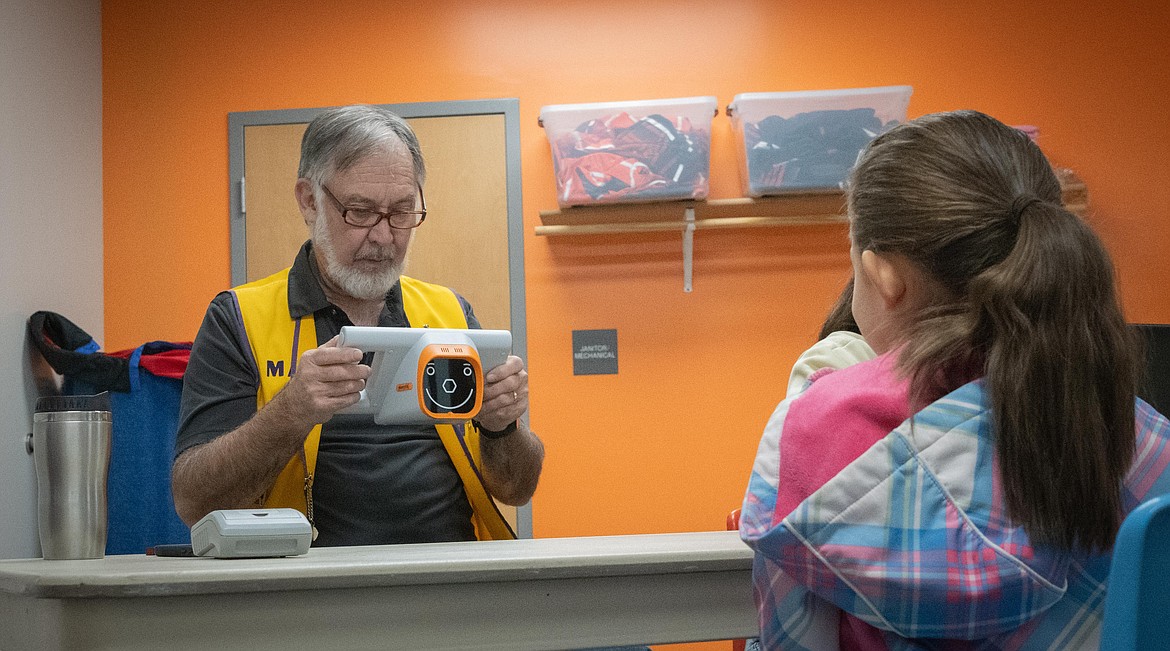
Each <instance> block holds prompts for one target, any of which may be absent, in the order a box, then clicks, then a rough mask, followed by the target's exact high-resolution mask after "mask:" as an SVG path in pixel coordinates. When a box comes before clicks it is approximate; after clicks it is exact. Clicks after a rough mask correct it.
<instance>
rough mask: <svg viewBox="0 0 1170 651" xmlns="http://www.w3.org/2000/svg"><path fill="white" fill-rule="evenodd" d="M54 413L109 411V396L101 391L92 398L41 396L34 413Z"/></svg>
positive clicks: (106, 392)
mask: <svg viewBox="0 0 1170 651" xmlns="http://www.w3.org/2000/svg"><path fill="white" fill-rule="evenodd" d="M55 411H110V394H109V392H108V391H103V392H101V393H99V394H97V395H92V396H42V397H40V398H37V405H36V409H35V413H44V412H55Z"/></svg>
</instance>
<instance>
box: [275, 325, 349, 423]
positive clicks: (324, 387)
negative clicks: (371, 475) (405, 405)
mask: <svg viewBox="0 0 1170 651" xmlns="http://www.w3.org/2000/svg"><path fill="white" fill-rule="evenodd" d="M361 362H362V351H360V350H358V349H357V348H348V347H339V346H338V345H337V337H334V338H332V339H330V340H329V341H327V342H325V343H324V344H321V345H320V346H318V347H317V348H314V349H313V350H309V351H306V352H305V354H304V355H301V359H300V361H299V362H297V370H296V373H294V374H293V375H292V377H291V378H289V381H288V384H286V385H285V387H284V389H282V390H281V391H280V393H279V394H277V395H276V397H275V398H274V399H273V402H274V403H275V402H279V403H280V405H279V407H280V409H281V410H282V411H284V412H285V413H286V414H288V415H289V416H290V417H291V418H294V419H296V420H299V421H302V422H303V423H304V424H305V425H307V426H308V427H312V426H314V425H316V424H318V423H324V422H325V421H327V420H329V418H330V417H331V416H333V414H334V413H336V412H337V411H339V410H341V409H344V408H346V407H349V406H350V405H353V404H356V403H357V401H358V399H359V398H360V397H361V393H360V392H361V390H362V389H364V388H365V386H366V379H367V378H369V377H370V367H369V366H367V365H365V364H362V363H361ZM270 406H271V405H270Z"/></svg>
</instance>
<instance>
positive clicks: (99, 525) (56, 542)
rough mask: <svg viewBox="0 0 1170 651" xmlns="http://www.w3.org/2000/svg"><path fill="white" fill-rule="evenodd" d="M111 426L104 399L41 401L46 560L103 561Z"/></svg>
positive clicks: (38, 428)
mask: <svg viewBox="0 0 1170 651" xmlns="http://www.w3.org/2000/svg"><path fill="white" fill-rule="evenodd" d="M112 427H113V416H112V414H111V412H110V407H109V397H108V396H107V395H106V394H99V395H97V396H49V397H44V398H39V399H38V400H37V405H36V410H35V411H34V413H33V457H34V458H35V462H36V468H37V520H38V529H39V532H40V539H41V555H42V556H44V557H45V558H46V559H48V560H61V559H83V558H102V557H103V556H105V553H106V522H107V512H106V482H107V479H108V477H109V470H110V443H111V441H110V439H111V432H112Z"/></svg>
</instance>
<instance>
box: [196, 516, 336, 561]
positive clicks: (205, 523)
mask: <svg viewBox="0 0 1170 651" xmlns="http://www.w3.org/2000/svg"><path fill="white" fill-rule="evenodd" d="M312 541H313V527H312V525H310V524H309V520H308V519H307V518H305V516H304V515H303V514H302V513H301V512H300V511H298V510H296V509H285V508H281V509H221V510H219V511H212V512H211V513H208V514H207V515H205V516H203V518H201V519H200V520H199V521H198V522H196V523H195V525H194V526H192V527H191V550H192V551H193V552H194V553H195V555H196V556H214V557H216V558H265V557H272V556H299V555H301V554H304V553H306V552H308V551H309V544H310V543H312Z"/></svg>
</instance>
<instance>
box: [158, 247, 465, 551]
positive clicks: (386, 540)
mask: <svg viewBox="0 0 1170 651" xmlns="http://www.w3.org/2000/svg"><path fill="white" fill-rule="evenodd" d="M311 247H312V243H311V242H306V243H305V245H304V246H303V247H301V250H300V253H298V254H297V257H296V260H295V261H294V262H293V265H292V269H291V270H290V271H289V309H290V312H291V314H292V316H293V317H300V316H305V315H308V314H312V315H313V320H314V323H315V324H316V330H317V342H318V344H320V343H324V342H326V341H329V340H330V339H331V338H333V336H335V335H336V334H338V333H339V332H340V331H341V327H342V326H346V325H352V323H351V322H350V320H349V317H347V316H346V314H345V312H343V311H342V310H341V309H340V308H338V307H337V306H335V305H333V304H332V303H330V302H329V301H328V299H326V298H325V292H324V291H323V290H322V289H321V283H320V281H319V275H318V273H319V272H318V270H317V263H316V260H315V258H314V257H313V255H312V248H311ZM459 302H460V304H461V305H462V306H463V312H464V314H465V315H466V317H467V324H468V327H471V328H478V327H479V322H478V321H477V320H476V318H475V314H474V313H473V312H472V309H471V305H470V304H468V302H467V301H466V300H465V299H464V298H463V297H462V296H460V297H459ZM236 323H237V317H236V315H235V307H234V306H233V302H232V297H231V295H230V294H229V293H228V292H221V293H220V294H219V295H218V296H216V297H215V299H213V300H212V302H211V305H210V306H208V308H207V313H206V315H205V316H204V317H203V325H202V326H200V328H199V333H198V335H196V337H195V343H194V344H193V346H192V347H191V361H190V363H189V364H188V366H187V372H186V374H185V375H184V377H183V399H182V408H181V412H180V416H179V431H178V435H177V439H176V443H175V448H176V455H178V454H179V453H182V452H183V451H184V450H186V449H187V448H189V447H192V446H195V445H199V444H201V443H206V442H208V441H211V440H213V439H215V438H216V437H218V436H220V435H222V434H226V433H227V432H230V431H232V430H234V429H236V428H237V427H239V426H240V425H242V424H243V423H244V422H245V421H247V420H248V419H249V418H251V417H252V416H253V415H254V414H255V413H256V393H257V391H258V388H259V386H260V375H259V372H258V371H257V369H256V362H255V360H254V359H253V358H252V356H251V354H250V353H248V352H246V351H248V350H249V348H248V346H247V344H246V341H244V340H241V337H242V336H243V333H241V332H239V330H238V328H237V326H236ZM378 325H380V326H388V327H409V323H408V321H407V319H406V312H405V310H404V309H403V305H402V293H401V290H400V288H399V286H398V285H397V284H396V285H394V287H393V288H392V289H391V290H390V292H389V293H388V294H387V295H386V305H385V307H384V308H383V309H382V314H381V315H380V316H379V318H378ZM313 508H314V514H313V515H314V521H315V524H316V526H317V529H318V530H319V531H320V535H319V536H318V538H317V540H316V542H314V543H313V544H314V545H316V546H330V545H385V544H392V543H414V542H446V541H454V540H474V539H475V529H474V527H473V525H472V524H471V517H472V512H471V505H470V504H468V502H467V497H466V495H465V494H464V492H463V483H462V482H461V481H460V479H459V475H458V473H457V472H456V470H455V467H454V466H453V465H452V464H451V459H450V457H448V456H447V452H446V450H445V449H444V448H443V444H442V442H441V441H440V440H439V436H438V434H437V433H436V432H435V428H434V427H430V426H423V427H395V426H387V425H377V424H375V423H374V422H373V420H372V418H371V417H370V416H369V415H365V416H349V415H341V414H339V415H336V416H334V417H333V418H331V419H330V420H329V422H327V423H325V425H324V427H322V428H321V444H320V448H319V450H318V452H317V467H316V472H315V473H314V478H313Z"/></svg>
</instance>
